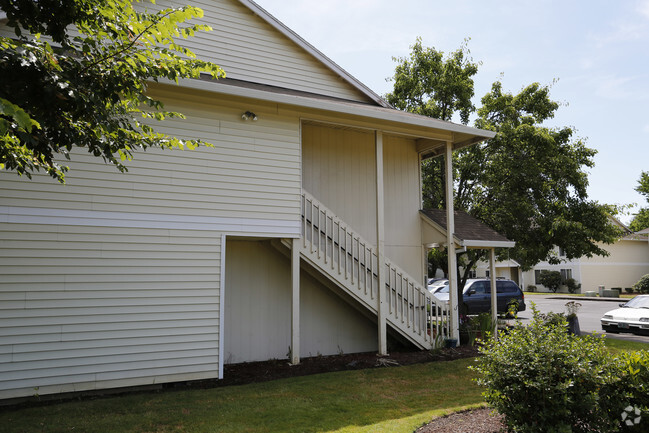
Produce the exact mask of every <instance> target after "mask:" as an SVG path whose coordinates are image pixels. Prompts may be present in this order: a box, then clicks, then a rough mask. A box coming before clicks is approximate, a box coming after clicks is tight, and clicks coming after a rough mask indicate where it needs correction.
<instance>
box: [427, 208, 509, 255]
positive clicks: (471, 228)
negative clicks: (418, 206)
mask: <svg viewBox="0 0 649 433" xmlns="http://www.w3.org/2000/svg"><path fill="white" fill-rule="evenodd" d="M419 212H421V214H422V215H424V216H426V217H427V218H429V219H430V220H431V221H432V222H433V223H434V224H436V225H437V226H438V227H439V228H441V229H442V230H444V231H446V210H445V209H423V210H420V211H419ZM453 214H454V215H455V233H453V235H454V237H455V238H456V240H458V241H459V242H458V243H459V244H460V245H461V246H465V247H473V248H513V247H514V245H515V244H516V243H515V242H513V241H510V240H509V239H507V238H506V237H505V236H503V235H501V234H500V233H498V232H497V231H495V230H493V229H492V228H491V227H489V226H487V225H486V224H484V223H482V222H480V221H478V220H477V219H475V218H473V217H472V216H471V215H469V214H468V213H466V212H463V211H459V210H456V211H454V212H453Z"/></svg>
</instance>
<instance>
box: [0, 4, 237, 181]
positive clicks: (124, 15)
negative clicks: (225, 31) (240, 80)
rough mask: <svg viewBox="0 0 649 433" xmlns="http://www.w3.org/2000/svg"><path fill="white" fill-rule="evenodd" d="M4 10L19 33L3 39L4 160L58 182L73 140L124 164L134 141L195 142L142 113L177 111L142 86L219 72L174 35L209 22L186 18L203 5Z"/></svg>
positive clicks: (0, 128) (0, 126)
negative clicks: (62, 159) (154, 126)
mask: <svg viewBox="0 0 649 433" xmlns="http://www.w3.org/2000/svg"><path fill="white" fill-rule="evenodd" d="M0 9H2V10H3V11H4V12H5V13H6V14H7V18H8V22H7V25H8V26H9V27H12V28H13V29H14V31H15V34H16V37H15V38H7V37H2V38H0V76H1V77H2V80H0V168H5V169H7V170H13V171H16V173H18V174H19V175H26V176H28V177H31V174H32V173H33V172H34V171H40V170H44V171H45V172H47V173H48V174H49V175H50V176H52V177H54V178H56V179H58V180H59V181H60V182H63V181H64V174H65V172H66V171H67V167H66V166H62V165H60V164H59V163H58V162H57V161H56V159H57V157H60V156H61V155H62V156H64V157H65V158H68V159H69V158H70V152H71V151H72V149H73V148H75V147H80V148H85V149H86V150H87V151H88V152H89V153H91V154H92V155H94V156H97V157H102V158H103V159H104V160H105V161H107V162H109V163H111V164H114V165H115V166H116V167H117V168H118V169H119V170H121V171H125V170H126V167H125V166H124V164H123V161H125V160H130V159H131V158H132V155H133V152H135V151H136V150H144V149H146V148H148V147H151V146H155V147H162V148H183V147H185V146H186V147H188V148H194V147H195V146H197V145H199V144H201V142H200V141H193V140H188V141H183V140H180V139H178V138H174V137H170V136H167V135H165V134H162V133H159V132H156V131H155V130H154V129H152V128H151V127H150V126H149V125H148V124H147V120H148V119H155V120H163V119H164V118H166V117H182V115H181V114H180V113H175V112H170V111H166V110H165V109H164V108H163V105H162V103H161V102H160V101H158V100H155V99H152V98H150V97H149V96H147V94H146V90H147V82H148V81H156V82H157V81H159V80H160V79H163V80H172V81H175V82H178V80H179V79H181V78H196V77H199V76H200V74H201V73H202V72H206V73H208V74H209V75H211V76H212V77H214V78H218V77H222V76H224V72H223V70H222V69H221V68H219V67H218V66H217V65H214V64H212V63H209V62H206V61H202V60H198V59H196V58H195V55H194V54H193V53H192V52H191V51H190V50H188V49H186V48H184V47H182V46H180V45H178V44H177V42H176V40H177V39H179V38H188V37H191V36H193V35H194V34H195V32H197V31H209V30H211V29H210V28H209V26H206V25H202V24H195V25H188V24H186V23H185V21H187V20H189V19H192V18H198V17H201V16H202V11H201V10H200V9H198V8H196V7H190V6H186V7H182V8H169V9H164V10H161V11H159V12H147V11H138V10H136V8H134V6H133V4H132V2H131V0H104V1H99V2H98V1H94V0H68V1H64V2H56V1H36V0H0ZM142 9H143V8H142ZM71 29H72V30H71ZM25 32H28V34H25Z"/></svg>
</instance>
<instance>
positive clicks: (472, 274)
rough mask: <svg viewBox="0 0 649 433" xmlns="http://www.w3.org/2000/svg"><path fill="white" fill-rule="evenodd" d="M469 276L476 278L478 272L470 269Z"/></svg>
mask: <svg viewBox="0 0 649 433" xmlns="http://www.w3.org/2000/svg"><path fill="white" fill-rule="evenodd" d="M469 278H478V274H477V273H476V271H475V269H471V270H470V271H469Z"/></svg>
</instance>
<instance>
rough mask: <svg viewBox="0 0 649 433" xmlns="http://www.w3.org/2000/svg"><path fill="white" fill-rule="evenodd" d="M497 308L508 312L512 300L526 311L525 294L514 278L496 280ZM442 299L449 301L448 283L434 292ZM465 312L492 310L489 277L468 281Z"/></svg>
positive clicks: (465, 288)
mask: <svg viewBox="0 0 649 433" xmlns="http://www.w3.org/2000/svg"><path fill="white" fill-rule="evenodd" d="M496 292H497V294H498V298H497V310H498V313H506V312H507V311H508V310H509V307H508V306H509V304H510V303H511V302H512V301H515V302H516V303H517V308H518V311H525V295H524V294H523V291H522V290H521V289H520V287H518V285H517V284H516V283H515V282H513V281H512V280H504V279H498V280H496ZM433 296H435V297H436V298H437V299H439V300H440V301H445V302H448V284H447V285H446V286H444V288H443V289H441V290H440V291H438V292H436V293H434V294H433ZM462 297H463V298H464V299H463V308H460V311H462V312H464V313H465V314H479V313H484V312H488V311H491V281H490V280H489V279H487V278H474V279H470V280H467V281H466V284H465V285H464V290H463V291H462Z"/></svg>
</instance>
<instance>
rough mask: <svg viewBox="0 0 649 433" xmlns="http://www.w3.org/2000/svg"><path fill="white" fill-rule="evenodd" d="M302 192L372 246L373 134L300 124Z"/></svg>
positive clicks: (374, 161) (373, 218)
mask: <svg viewBox="0 0 649 433" xmlns="http://www.w3.org/2000/svg"><path fill="white" fill-rule="evenodd" d="M302 148H303V161H304V162H303V167H304V169H303V178H302V182H303V185H304V189H305V190H306V191H308V192H309V193H311V194H312V195H313V196H314V197H315V198H316V199H317V200H319V201H321V202H322V204H324V205H325V206H326V207H328V208H329V209H331V210H332V211H334V212H335V213H336V215H338V217H340V218H341V219H342V220H343V221H344V222H345V223H346V224H348V225H349V226H350V227H351V228H352V229H353V230H354V231H356V232H358V233H360V235H361V236H363V237H364V238H365V239H366V240H367V241H369V242H371V243H372V244H374V245H376V146H375V138H374V133H373V132H370V131H363V130H353V129H342V128H336V127H329V126H323V125H316V124H310V123H305V124H303V125H302Z"/></svg>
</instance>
